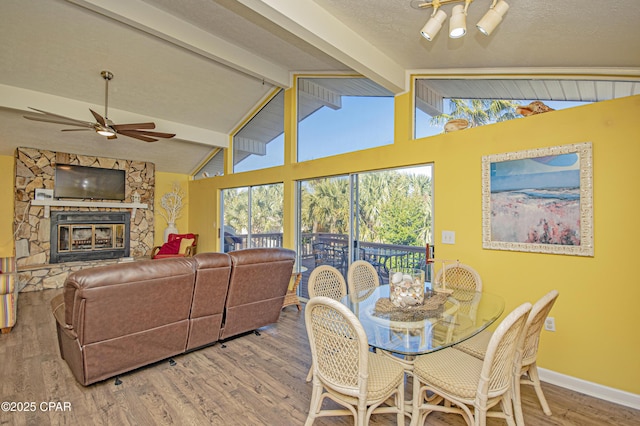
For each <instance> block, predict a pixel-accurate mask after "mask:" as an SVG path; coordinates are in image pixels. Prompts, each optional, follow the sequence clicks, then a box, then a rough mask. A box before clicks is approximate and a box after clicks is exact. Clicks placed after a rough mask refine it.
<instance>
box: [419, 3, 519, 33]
mask: <svg viewBox="0 0 640 426" xmlns="http://www.w3.org/2000/svg"><path fill="white" fill-rule="evenodd" d="M473 1H474V0H425V1H412V2H411V5H412V6H413V7H414V8H416V9H426V8H429V7H431V8H433V12H432V13H431V17H430V18H429V20H428V21H427V23H426V24H425V25H424V27H422V30H420V34H421V35H422V37H424V38H426V39H427V40H429V41H432V40H433V39H434V37H435V36H436V34H438V31H440V29H441V28H442V25H443V24H444V21H445V20H446V19H447V14H446V13H445V12H444V11H443V10H440V6H443V5H446V4H449V3H461V2H464V6H462V5H456V6H454V7H453V10H452V15H451V19H450V20H449V37H451V38H460V37H462V36H464V35H465V34H466V33H467V10H468V9H469V5H470V4H471V3H473ZM508 9H509V5H508V4H507V2H505V1H504V0H493V2H492V3H491V6H490V7H489V11H488V12H487V13H486V14H485V15H484V16H483V17H482V19H480V21H478V23H477V24H476V27H477V28H478V30H479V31H480V32H481V33H482V34H484V35H486V36H488V35H490V34H491V33H492V32H493V30H495V29H496V27H497V26H498V24H500V22H502V17H503V16H504V14H505V13H506V12H507V10H508Z"/></svg>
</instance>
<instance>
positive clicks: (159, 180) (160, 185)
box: [153, 172, 192, 246]
mask: <svg viewBox="0 0 640 426" xmlns="http://www.w3.org/2000/svg"><path fill="white" fill-rule="evenodd" d="M173 182H178V183H179V184H180V186H181V187H182V189H183V190H184V192H185V195H186V196H185V198H184V201H185V206H184V209H183V210H182V213H181V216H180V217H179V218H178V220H176V228H178V231H179V232H181V233H186V232H192V231H191V230H190V229H189V207H190V206H189V184H188V183H189V176H188V175H183V174H179V173H163V172H156V189H155V202H154V210H153V211H154V212H155V215H154V237H153V245H154V246H161V245H162V243H163V242H164V230H165V229H166V227H167V221H166V220H164V218H163V217H162V216H161V215H160V212H163V213H165V214H166V211H165V210H164V209H163V208H162V206H161V205H160V201H161V200H162V196H163V195H164V194H166V193H167V192H170V191H171V190H172V186H173Z"/></svg>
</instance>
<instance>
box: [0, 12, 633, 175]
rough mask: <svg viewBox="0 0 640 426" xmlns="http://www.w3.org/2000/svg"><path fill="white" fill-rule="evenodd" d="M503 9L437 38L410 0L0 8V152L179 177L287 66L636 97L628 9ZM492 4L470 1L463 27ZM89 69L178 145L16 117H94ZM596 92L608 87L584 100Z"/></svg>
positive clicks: (113, 95) (112, 113)
mask: <svg viewBox="0 0 640 426" xmlns="http://www.w3.org/2000/svg"><path fill="white" fill-rule="evenodd" d="M507 1H508V3H509V5H510V9H509V11H508V12H507V14H506V15H505V18H504V20H503V22H502V24H501V25H500V26H499V27H498V28H497V29H496V30H495V31H494V33H493V34H492V35H491V36H490V37H485V36H484V35H481V34H479V33H478V32H477V31H475V30H470V31H469V33H468V34H467V35H466V36H465V37H464V38H461V39H450V38H448V37H447V35H446V29H443V30H442V31H441V34H439V35H438V36H437V37H436V38H435V39H434V41H432V42H428V41H427V40H425V39H423V38H422V37H420V35H419V30H420V28H421V27H422V26H423V25H424V23H425V22H426V20H427V19H428V17H429V14H430V13H431V9H417V8H416V7H415V4H416V1H410V0H394V1H389V0H358V1H356V0H315V1H314V0H237V1H234V0H183V1H180V2H176V1H172V0H145V1H142V0H2V2H0V40H1V41H0V155H13V153H14V150H15V147H17V146H27V147H35V148H43V149H50V150H53V151H63V152H73V153H78V154H85V155H97V156H108V157H114V158H130V159H136V160H141V161H152V162H154V163H156V168H157V170H159V171H164V172H175V173H191V172H193V171H194V170H195V168H196V167H197V166H198V165H199V164H200V163H201V162H202V161H203V160H204V159H205V158H206V157H207V156H208V155H209V154H210V153H211V152H212V151H213V150H214V149H216V148H217V147H226V146H228V134H229V133H230V132H231V131H232V130H233V129H235V128H236V127H237V126H238V124H239V123H241V122H242V120H243V119H244V118H245V117H246V116H247V114H248V113H249V112H250V111H251V110H252V109H253V108H254V107H255V106H256V105H257V104H259V103H260V102H261V101H262V100H263V99H264V98H265V97H266V96H267V95H268V94H269V93H271V92H272V91H273V89H274V88H276V87H283V88H286V87H290V86H291V84H292V76H293V75H294V74H296V73H304V74H310V73H313V74H318V75H322V74H327V73H328V74H336V73H350V74H354V73H357V74H362V75H364V76H366V77H368V78H370V79H371V80H373V81H375V82H376V83H378V84H379V85H380V86H382V87H383V88H384V89H386V90H388V91H390V92H391V93H395V94H398V93H402V92H404V91H407V90H409V85H410V78H409V76H410V75H411V74H421V75H424V76H425V77H426V78H427V83H428V80H429V79H430V78H435V79H438V81H437V82H434V84H433V86H432V87H433V88H434V90H436V89H437V91H438V92H439V93H441V94H443V95H447V91H450V92H451V93H454V91H455V96H459V95H460V94H467V95H468V96H469V97H473V96H474V94H475V93H479V91H481V90H484V91H485V92H486V91H487V88H488V87H490V86H489V85H488V83H483V81H484V82H486V81H487V80H486V76H487V75H491V76H494V77H500V80H501V81H504V80H509V79H511V78H513V77H522V76H524V77H527V78H531V77H534V78H540V77H541V76H551V77H553V78H554V79H555V81H562V80H573V79H575V78H584V79H587V80H590V81H596V82H598V81H600V82H602V81H604V82H607V81H621V82H623V83H624V85H623V86H620V85H618V86H617V87H618V89H615V88H614V89H611V90H613V91H614V92H615V90H618V91H619V93H618V94H616V93H614V94H613V96H612V97H616V96H624V95H627V94H634V93H639V91H640V89H639V88H638V85H639V84H640V83H638V81H640V29H639V26H638V24H637V23H638V22H640V7H639V6H638V4H637V0H619V1H615V2H614V1H611V2H597V3H596V2H584V1H581V0H566V1H557V0H536V1H533V0H507ZM490 4H491V1H490V0H475V1H474V2H473V3H472V4H471V5H470V7H469V14H468V22H469V24H468V25H469V27H470V28H471V27H473V26H474V24H475V22H477V21H478V20H479V19H480V17H481V16H482V15H483V14H484V13H485V12H486V10H488V8H489V5H490ZM442 9H444V10H446V11H447V13H448V14H450V9H451V8H450V6H447V7H444V6H443V7H442ZM102 70H110V71H111V72H113V74H114V75H115V77H114V79H113V80H112V81H111V82H110V86H109V118H111V119H112V120H113V121H114V122H116V123H129V122H140V121H154V122H155V123H156V125H157V128H156V130H158V131H163V132H173V133H176V134H177V136H176V137H175V138H173V139H169V140H160V141H158V142H154V143H145V142H142V141H138V140H135V139H130V138H127V137H123V136H120V137H118V139H115V140H106V139H105V138H104V137H102V136H99V135H97V134H95V133H94V132H60V131H59V130H60V129H61V128H64V126H60V125H55V124H49V123H40V122H33V121H29V120H25V119H24V118H23V115H24V114H25V112H26V111H27V110H28V107H35V108H38V109H42V110H46V111H51V112H54V113H56V114H60V115H64V116H69V117H73V118H76V119H80V120H86V121H92V119H93V117H92V116H91V114H90V112H89V111H88V109H89V108H91V109H93V110H95V111H97V112H99V113H103V112H104V104H105V88H104V80H102V77H101V76H100V72H101V71H102ZM451 77H454V80H452V81H449V82H447V81H446V79H449V78H451ZM443 78H444V80H443ZM461 78H463V79H465V78H466V79H469V78H470V79H472V80H477V81H476V82H475V84H465V85H460V84H459V83H460V79H461ZM456 80H457V81H458V83H456V84H455V85H454V83H455V81H456ZM436 83H437V84H436ZM501 84H502V87H506V86H508V84H507V85H506V86H505V84H503V83H501ZM597 84H600V85H602V84H605V83H595V85H594V84H591V85H587V86H583V90H582V92H583V93H584V91H590V90H592V88H594V89H593V90H594V91H596V92H597V87H598V86H597ZM549 86H550V87H556V88H559V89H558V90H559V91H558V92H554V93H558V94H560V93H564V96H565V97H576V96H580V95H579V93H580V90H579V89H578V92H577V93H578V94H571V93H570V94H569V95H567V94H566V93H565V92H566V90H564V89H562V84H550V85H549ZM571 87H577V86H576V85H573V86H571ZM601 87H602V86H601ZM607 87H608V86H607ZM613 87H616V86H613ZM620 88H622V89H620ZM607 90H608V89H607ZM550 96H551V97H555V96H556V95H555V94H553V93H552V95H550ZM558 96H559V95H558ZM604 98H606V96H605V97H604Z"/></svg>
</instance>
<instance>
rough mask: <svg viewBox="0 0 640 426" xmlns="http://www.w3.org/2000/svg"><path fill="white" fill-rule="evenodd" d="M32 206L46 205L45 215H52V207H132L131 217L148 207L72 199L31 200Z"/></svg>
mask: <svg viewBox="0 0 640 426" xmlns="http://www.w3.org/2000/svg"><path fill="white" fill-rule="evenodd" d="M31 205H32V206H44V217H45V218H48V217H49V216H50V215H51V207H52V206H53V207H102V208H109V209H131V219H133V218H134V217H135V216H136V210H137V209H147V208H149V206H148V205H147V204H146V203H117V202H113V201H70V200H31Z"/></svg>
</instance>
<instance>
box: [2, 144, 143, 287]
mask: <svg viewBox="0 0 640 426" xmlns="http://www.w3.org/2000/svg"><path fill="white" fill-rule="evenodd" d="M56 164H76V165H81V166H89V167H102V168H107V169H118V170H126V171H127V173H126V179H127V181H126V185H125V200H124V202H126V203H130V202H132V199H131V197H132V194H134V193H138V194H139V195H140V202H141V203H146V204H148V209H138V210H137V212H136V216H135V218H132V220H131V233H130V237H131V241H130V248H131V250H130V255H131V256H133V257H143V256H149V255H150V254H151V250H152V249H153V237H154V225H153V219H154V214H153V206H154V190H155V165H154V164H153V163H145V162H140V161H131V160H118V159H113V158H104V157H92V156H85V155H76V154H67V153H61V152H53V151H46V150H40V149H34V148H18V149H17V150H16V167H15V170H16V177H15V212H14V230H15V231H14V232H15V235H16V236H15V244H16V261H17V265H18V282H19V286H20V291H37V290H43V289H45V288H59V287H62V285H63V284H64V280H65V279H66V278H67V275H68V274H69V272H72V271H76V270H80V269H84V268H87V267H93V266H97V265H104V264H110V263H114V262H115V260H105V261H90V262H67V263H54V264H50V263H49V256H50V248H51V247H50V244H51V243H50V240H49V237H50V226H51V222H50V219H49V218H45V217H44V207H43V206H32V205H31V204H30V200H33V199H34V196H35V190H36V188H46V189H53V185H54V176H55V165H56ZM51 209H52V210H66V211H119V210H120V209H113V208H93V207H92V208H86V207H51Z"/></svg>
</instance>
